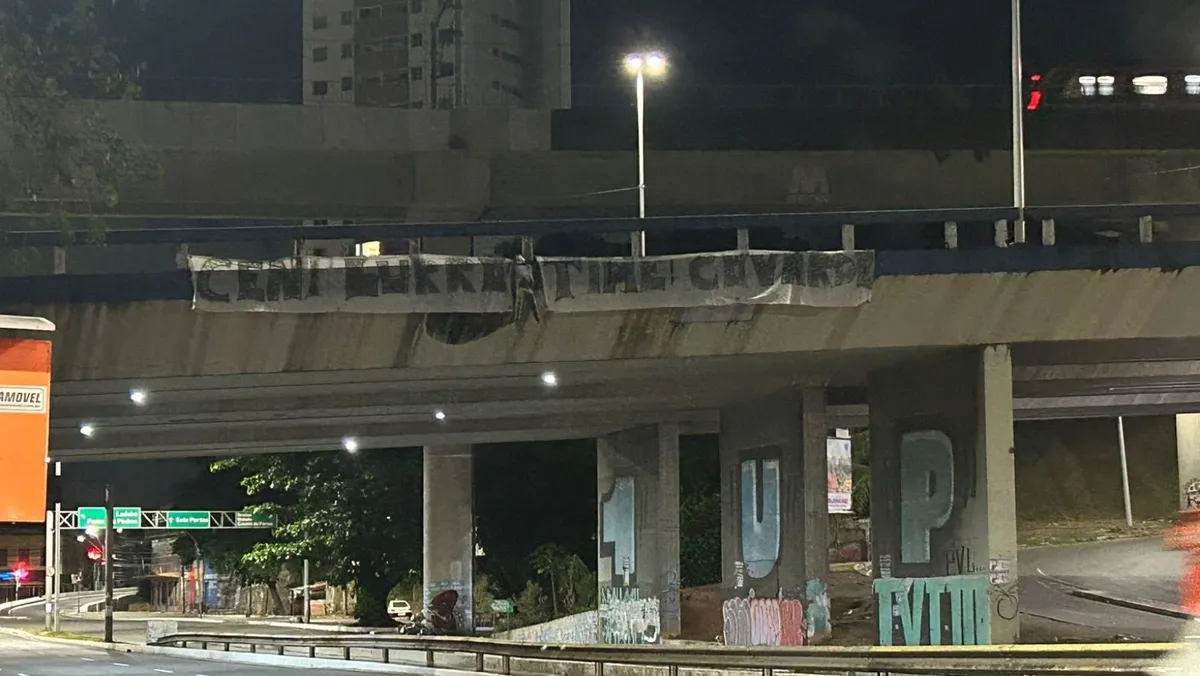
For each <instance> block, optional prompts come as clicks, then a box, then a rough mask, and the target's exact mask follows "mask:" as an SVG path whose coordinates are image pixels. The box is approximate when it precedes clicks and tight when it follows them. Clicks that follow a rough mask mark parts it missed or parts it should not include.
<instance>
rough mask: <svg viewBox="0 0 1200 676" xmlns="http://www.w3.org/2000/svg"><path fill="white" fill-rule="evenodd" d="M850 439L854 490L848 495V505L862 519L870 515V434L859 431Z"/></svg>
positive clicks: (867, 431)
mask: <svg viewBox="0 0 1200 676" xmlns="http://www.w3.org/2000/svg"><path fill="white" fill-rule="evenodd" d="M851 438H852V440H853V441H852V442H851V452H852V458H851V463H852V468H851V472H852V474H851V477H852V479H853V481H854V488H853V489H852V490H851V493H850V505H851V508H852V509H853V510H854V514H855V515H856V516H858V517H860V518H864V517H868V516H870V515H871V432H870V430H860V431H858V432H855V433H854V434H853V435H852V436H851Z"/></svg>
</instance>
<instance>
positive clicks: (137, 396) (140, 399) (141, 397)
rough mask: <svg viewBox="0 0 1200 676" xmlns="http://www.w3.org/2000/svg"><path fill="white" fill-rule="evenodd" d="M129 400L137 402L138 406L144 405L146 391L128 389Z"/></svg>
mask: <svg viewBox="0 0 1200 676" xmlns="http://www.w3.org/2000/svg"><path fill="white" fill-rule="evenodd" d="M129 401H132V402H133V403H135V404H137V405H138V406H143V405H145V403H146V391H145V390H130V391H129Z"/></svg>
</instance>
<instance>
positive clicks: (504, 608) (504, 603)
mask: <svg viewBox="0 0 1200 676" xmlns="http://www.w3.org/2000/svg"><path fill="white" fill-rule="evenodd" d="M492 612H493V613H499V614H501V615H512V614H513V602H512V601H509V600H508V599H496V600H495V601H492Z"/></svg>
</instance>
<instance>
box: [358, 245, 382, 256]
mask: <svg viewBox="0 0 1200 676" xmlns="http://www.w3.org/2000/svg"><path fill="white" fill-rule="evenodd" d="M379 251H380V244H379V242H362V243H361V244H355V245H354V255H355V256H365V257H370V256H378V255H379Z"/></svg>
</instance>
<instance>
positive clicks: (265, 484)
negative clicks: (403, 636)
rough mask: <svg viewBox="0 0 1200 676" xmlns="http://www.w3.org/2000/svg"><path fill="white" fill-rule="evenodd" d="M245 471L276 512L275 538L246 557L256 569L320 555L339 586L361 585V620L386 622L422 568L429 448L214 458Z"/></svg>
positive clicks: (251, 492)
mask: <svg viewBox="0 0 1200 676" xmlns="http://www.w3.org/2000/svg"><path fill="white" fill-rule="evenodd" d="M213 470H214V471H217V472H224V471H231V472H237V473H239V474H240V475H241V484H242V486H243V488H245V490H246V494H247V495H248V496H249V497H250V498H251V499H252V500H254V501H255V502H256V504H257V508H258V509H262V510H266V511H270V512H272V513H274V514H275V515H276V518H277V520H278V525H277V526H276V528H275V530H274V532H273V533H272V537H271V538H270V539H268V540H262V541H258V542H255V543H254V544H253V546H251V547H250V548H249V549H248V551H245V552H244V553H243V554H242V556H241V564H240V565H241V566H244V567H247V568H248V569H249V570H256V569H261V570H264V571H265V570H275V571H278V570H279V569H280V568H281V567H282V566H283V565H285V563H287V562H288V561H300V560H302V559H305V558H308V559H311V560H313V561H317V562H320V563H321V564H322V565H323V566H324V567H325V569H326V570H327V571H328V576H329V578H328V579H329V582H331V583H332V584H335V585H345V584H351V583H352V584H354V585H355V588H356V590H357V596H358V603H357V606H356V608H355V617H356V619H358V621H359V623H360V624H364V625H370V626H385V625H388V624H390V619H389V618H388V615H387V598H388V594H389V593H390V592H391V590H392V589H393V588H394V587H395V586H396V585H397V584H398V583H400V582H402V581H403V580H404V578H405V576H406V575H408V574H409V572H410V571H411V570H413V569H418V568H420V567H421V546H422V537H421V495H422V492H421V491H422V482H421V454H420V453H419V452H413V451H411V450H386V451H385V450H379V451H371V452H364V453H360V454H355V455H351V454H348V453H293V454H287V455H264V456H241V457H238V458H234V459H231V460H223V461H219V462H216V463H214V464H213Z"/></svg>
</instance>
